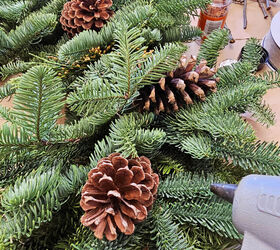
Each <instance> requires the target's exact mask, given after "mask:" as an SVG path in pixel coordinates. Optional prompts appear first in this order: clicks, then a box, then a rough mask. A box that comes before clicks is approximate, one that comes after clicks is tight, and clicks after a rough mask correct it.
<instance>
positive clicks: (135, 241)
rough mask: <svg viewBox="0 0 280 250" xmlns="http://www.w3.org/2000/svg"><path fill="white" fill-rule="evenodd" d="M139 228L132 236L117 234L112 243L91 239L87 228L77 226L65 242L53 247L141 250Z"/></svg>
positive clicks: (91, 236)
mask: <svg viewBox="0 0 280 250" xmlns="http://www.w3.org/2000/svg"><path fill="white" fill-rule="evenodd" d="M140 230H141V226H140V227H139V226H138V227H136V229H135V232H134V233H133V234H132V235H124V234H122V233H121V234H119V236H118V238H117V239H116V240H114V241H107V240H98V239H97V238H95V237H93V235H92V231H91V230H90V229H89V228H86V227H84V226H83V225H81V224H79V226H78V227H77V228H76V232H75V233H74V234H72V235H70V237H68V238H67V239H66V240H61V241H60V242H58V244H57V245H56V246H55V249H69V250H77V249H80V250H82V249H84V250H90V249H92V250H119V249H123V250H141V249H142V245H143V242H141V241H142V237H141V232H140V233H139V231H140Z"/></svg>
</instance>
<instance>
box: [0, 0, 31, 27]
mask: <svg viewBox="0 0 280 250" xmlns="http://www.w3.org/2000/svg"><path fill="white" fill-rule="evenodd" d="M35 3H36V1H12V2H11V1H5V0H4V1H2V2H1V4H0V19H5V20H6V21H7V22H9V23H13V24H14V23H17V22H18V21H19V20H20V19H21V18H23V17H24V16H26V15H27V13H29V12H30V11H31V9H32V8H33V7H34V5H35Z"/></svg>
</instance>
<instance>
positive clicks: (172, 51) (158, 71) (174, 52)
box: [137, 43, 186, 87]
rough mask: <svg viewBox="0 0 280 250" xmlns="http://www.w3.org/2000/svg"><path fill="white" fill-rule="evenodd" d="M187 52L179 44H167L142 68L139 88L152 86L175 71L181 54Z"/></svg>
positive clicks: (156, 51) (148, 59)
mask: <svg viewBox="0 0 280 250" xmlns="http://www.w3.org/2000/svg"><path fill="white" fill-rule="evenodd" d="M185 50H186V48H185V47H183V46H181V45H179V44H172V43H171V44H166V45H164V46H163V47H160V49H159V50H158V49H156V50H155V52H154V53H153V54H152V55H151V56H150V57H149V58H147V60H146V61H145V62H144V63H143V64H142V65H141V67H140V72H139V73H140V76H139V77H141V80H140V81H139V83H137V86H138V87H142V86H143V85H150V84H151V83H153V81H157V80H158V79H160V78H161V77H163V76H164V75H165V74H166V72H170V71H171V70H173V69H174V68H175V67H176V66H177V64H178V60H179V59H180V56H181V54H182V53H183V52H184V51H185Z"/></svg>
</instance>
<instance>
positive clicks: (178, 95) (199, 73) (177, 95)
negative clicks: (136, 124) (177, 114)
mask: <svg viewBox="0 0 280 250" xmlns="http://www.w3.org/2000/svg"><path fill="white" fill-rule="evenodd" d="M195 65H196V58H195V57H193V56H192V57H191V58H190V59H189V60H188V59H187V58H186V56H182V57H181V59H180V65H179V67H178V68H177V69H176V70H175V71H172V72H169V73H168V74H167V76H166V77H164V78H161V79H160V80H159V82H158V83H156V84H153V85H150V86H145V87H143V88H142V89H140V91H139V92H140V96H139V98H138V99H137V100H136V101H135V103H134V104H135V105H137V106H138V107H139V111H140V112H142V111H144V110H146V111H151V112H154V113H156V114H159V113H160V112H166V113H169V112H171V111H177V110H178V109H179V108H180V107H181V106H183V105H186V104H193V100H195V99H196V100H201V101H205V99H206V92H207V91H211V92H216V91H217V82H218V81H219V79H218V78H214V75H215V74H216V70H215V69H211V68H209V67H208V66H207V61H206V60H201V61H200V63H199V64H198V65H197V66H195Z"/></svg>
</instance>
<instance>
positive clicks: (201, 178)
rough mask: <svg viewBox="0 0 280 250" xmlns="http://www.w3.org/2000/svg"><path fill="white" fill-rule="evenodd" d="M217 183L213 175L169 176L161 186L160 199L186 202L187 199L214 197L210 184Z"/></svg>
mask: <svg viewBox="0 0 280 250" xmlns="http://www.w3.org/2000/svg"><path fill="white" fill-rule="evenodd" d="M214 182H217V178H214V176H212V175H207V176H206V175H204V173H201V174H192V173H179V174H177V175H175V176H171V175H169V176H168V177H167V178H166V179H165V180H164V181H162V182H161V183H160V185H159V189H158V197H159V198H167V199H176V200H180V201H184V200H186V199H194V198H206V197H210V196H212V193H211V192H210V189H209V187H210V184H212V183H214Z"/></svg>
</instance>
